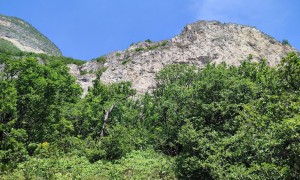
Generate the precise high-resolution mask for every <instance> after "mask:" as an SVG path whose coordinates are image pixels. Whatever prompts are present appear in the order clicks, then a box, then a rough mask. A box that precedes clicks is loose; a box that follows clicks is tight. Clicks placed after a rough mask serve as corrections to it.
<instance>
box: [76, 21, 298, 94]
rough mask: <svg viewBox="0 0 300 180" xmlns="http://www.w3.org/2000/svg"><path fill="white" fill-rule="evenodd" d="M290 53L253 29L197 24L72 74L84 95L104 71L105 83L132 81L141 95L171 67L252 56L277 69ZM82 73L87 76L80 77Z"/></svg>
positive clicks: (234, 61)
mask: <svg viewBox="0 0 300 180" xmlns="http://www.w3.org/2000/svg"><path fill="white" fill-rule="evenodd" d="M291 51H296V50H295V49H294V48H293V47H291V46H289V45H283V44H282V43H281V42H279V41H277V40H275V39H274V38H272V37H270V36H268V35H266V34H264V33H262V32H261V31H259V30H257V29H256V28H254V27H249V26H244V25H239V24H232V23H227V24H223V23H220V22H218V21H198V22H195V23H193V24H189V25H187V26H186V27H184V28H183V30H182V32H181V33H180V34H179V35H177V36H175V37H174V38H172V39H170V40H165V41H160V42H151V41H145V42H140V43H137V44H133V45H131V46H130V47H129V48H128V49H126V50H125V51H117V52H112V53H110V54H108V55H107V56H106V60H105V61H101V62H97V61H90V62H87V63H86V64H84V65H83V66H80V67H77V66H76V67H73V71H75V70H74V69H77V71H78V72H77V74H75V73H72V74H73V75H74V76H76V77H77V81H78V82H79V83H80V84H81V86H82V87H83V89H84V90H85V93H86V91H87V89H88V87H90V86H92V81H93V79H95V78H96V75H95V72H96V71H97V70H99V69H100V68H102V69H103V67H105V68H107V69H106V71H105V72H104V73H103V74H102V76H101V81H102V82H104V83H113V82H120V81H132V84H133V88H135V89H136V90H137V92H138V93H145V92H147V91H151V90H152V89H153V88H155V74H156V73H157V72H158V71H159V70H160V69H162V68H163V67H164V66H165V65H168V64H176V63H177V64H191V65H195V66H198V67H203V66H205V64H207V63H216V64H220V63H221V62H226V63H227V64H229V65H239V64H240V62H241V61H243V60H246V59H247V58H248V57H249V56H251V57H252V61H259V60H260V59H266V60H267V62H268V64H269V65H270V66H275V65H277V64H278V63H279V61H280V59H281V58H282V57H283V56H285V55H286V53H287V52H291ZM82 71H84V72H87V74H84V75H80V72H82ZM78 73H79V74H78ZM81 74H83V73H81Z"/></svg>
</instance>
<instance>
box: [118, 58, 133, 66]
mask: <svg viewBox="0 0 300 180" xmlns="http://www.w3.org/2000/svg"><path fill="white" fill-rule="evenodd" d="M130 61H132V59H125V60H123V61H122V62H121V63H122V64H123V65H125V64H127V63H128V62H130Z"/></svg>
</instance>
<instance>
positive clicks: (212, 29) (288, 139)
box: [0, 20, 300, 180]
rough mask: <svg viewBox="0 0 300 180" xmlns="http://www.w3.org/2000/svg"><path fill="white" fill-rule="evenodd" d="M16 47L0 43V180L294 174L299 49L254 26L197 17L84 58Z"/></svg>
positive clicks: (299, 125) (299, 121) (297, 172)
mask: <svg viewBox="0 0 300 180" xmlns="http://www.w3.org/2000/svg"><path fill="white" fill-rule="evenodd" d="M6 22H8V20H6ZM2 23H3V21H2ZM20 23H21V21H20ZM6 25H7V24H6ZM7 26H10V27H12V26H13V25H7ZM24 31H26V30H24ZM21 36H22V35H20V37H21ZM28 36H29V37H28V39H29V40H28V42H30V41H31V40H32V39H31V37H32V36H30V35H28ZM15 37H18V34H17V35H16V36H15ZM10 38H11V37H10ZM23 38H24V41H26V42H27V40H26V39H27V37H26V36H24V37H23ZM19 39H20V38H19ZM21 39H22V38H21ZM20 42H21V41H20ZM37 46H38V45H37ZM19 47H20V46H18V44H17V43H14V41H12V39H2V41H0V49H1V50H0V179H3V180H11V179H13V180H14V179H210V180H214V179H299V177H300V166H299V165H300V158H299V157H300V108H299V107H300V99H299V97H300V76H299V73H300V55H299V53H298V52H294V51H296V50H295V49H294V48H293V47H291V46H289V45H287V44H286V43H283V44H282V43H280V42H278V41H276V40H275V39H273V38H271V37H269V36H268V35H266V34H264V33H262V32H260V31H258V30H257V29H255V28H252V27H248V26H242V25H237V24H221V23H219V22H216V21H211V22H206V21H199V22H196V23H193V24H190V25H187V26H186V27H185V28H184V30H183V31H182V33H180V34H179V35H177V36H175V37H174V38H172V39H170V40H165V41H161V42H151V40H146V41H145V42H140V43H136V44H133V45H131V46H130V47H129V48H128V49H127V50H125V51H117V52H113V53H110V54H108V55H107V56H101V57H98V58H95V59H94V60H92V61H90V62H84V61H80V60H76V59H72V58H67V57H64V56H51V55H47V54H43V53H38V54H36V53H32V52H22V51H21V49H20V48H19ZM28 47H29V46H28ZM30 47H31V48H33V46H30ZM35 49H36V48H35ZM288 52H289V53H288ZM263 58H266V59H263ZM222 62H225V63H222ZM70 72H71V74H72V75H73V76H72V75H71V74H70ZM74 76H75V77H76V78H77V79H76V78H75V77H74ZM93 80H94V81H93ZM124 81H126V82H124ZM127 81H131V82H127ZM78 83H80V85H81V86H82V87H83V88H84V90H85V92H84V93H83V94H82V88H80V86H79V84H78ZM88 87H89V90H88ZM147 91H151V93H144V92H147ZM137 95H138V96H137Z"/></svg>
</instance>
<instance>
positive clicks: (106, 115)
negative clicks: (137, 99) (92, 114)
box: [100, 94, 132, 138]
mask: <svg viewBox="0 0 300 180" xmlns="http://www.w3.org/2000/svg"><path fill="white" fill-rule="evenodd" d="M130 96H132V95H131V94H130V95H127V96H125V97H123V98H121V99H119V100H118V101H116V102H115V103H114V104H113V105H112V106H111V107H110V108H109V109H108V110H107V111H106V112H105V116H104V120H103V125H102V129H101V132H100V138H102V137H103V136H104V130H105V127H106V124H107V121H108V118H109V114H110V113H111V111H112V110H113V108H114V107H115V106H116V105H117V104H118V103H119V102H121V101H122V100H124V99H127V98H128V97H130Z"/></svg>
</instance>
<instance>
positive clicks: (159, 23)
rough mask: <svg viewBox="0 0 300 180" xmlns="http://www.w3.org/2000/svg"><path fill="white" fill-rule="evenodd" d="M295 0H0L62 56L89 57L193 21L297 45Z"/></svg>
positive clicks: (2, 8) (160, 36) (299, 24)
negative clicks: (251, 29) (245, 28)
mask: <svg viewBox="0 0 300 180" xmlns="http://www.w3.org/2000/svg"><path fill="white" fill-rule="evenodd" d="M299 7H300V1H299V0H285V1H282V0H151V1H149V0H126V1H125V0H0V14H4V15H9V16H16V17H19V18H21V19H24V20H26V21H27V22H29V23H30V24H32V25H33V26H34V27H36V28H37V29H38V30H40V31H41V32H42V33H43V34H45V35H46V36H47V37H48V38H49V39H51V40H52V41H53V42H54V43H55V44H56V45H57V46H58V47H59V48H60V49H61V51H62V52H63V54H64V55H65V56H69V57H74V58H78V59H84V60H89V59H92V58H95V57H98V56H100V55H104V54H107V53H109V52H112V51H115V50H124V49H125V48H127V47H128V46H129V45H130V44H131V43H133V42H138V41H143V40H146V39H151V40H153V41H159V40H164V39H170V38H172V37H173V36H175V35H177V34H179V33H180V31H181V30H182V29H183V27H184V26H185V25H186V24H188V23H192V22H195V21H197V20H219V21H221V22H233V23H240V24H245V25H250V26H255V27H257V28H258V29H259V30H261V31H263V32H265V33H267V34H269V35H271V36H272V37H274V38H276V39H277V40H279V41H281V40H283V39H287V40H288V41H289V42H290V44H292V45H293V46H294V47H296V48H297V49H298V50H299V49H300V30H299V28H300V11H299Z"/></svg>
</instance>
